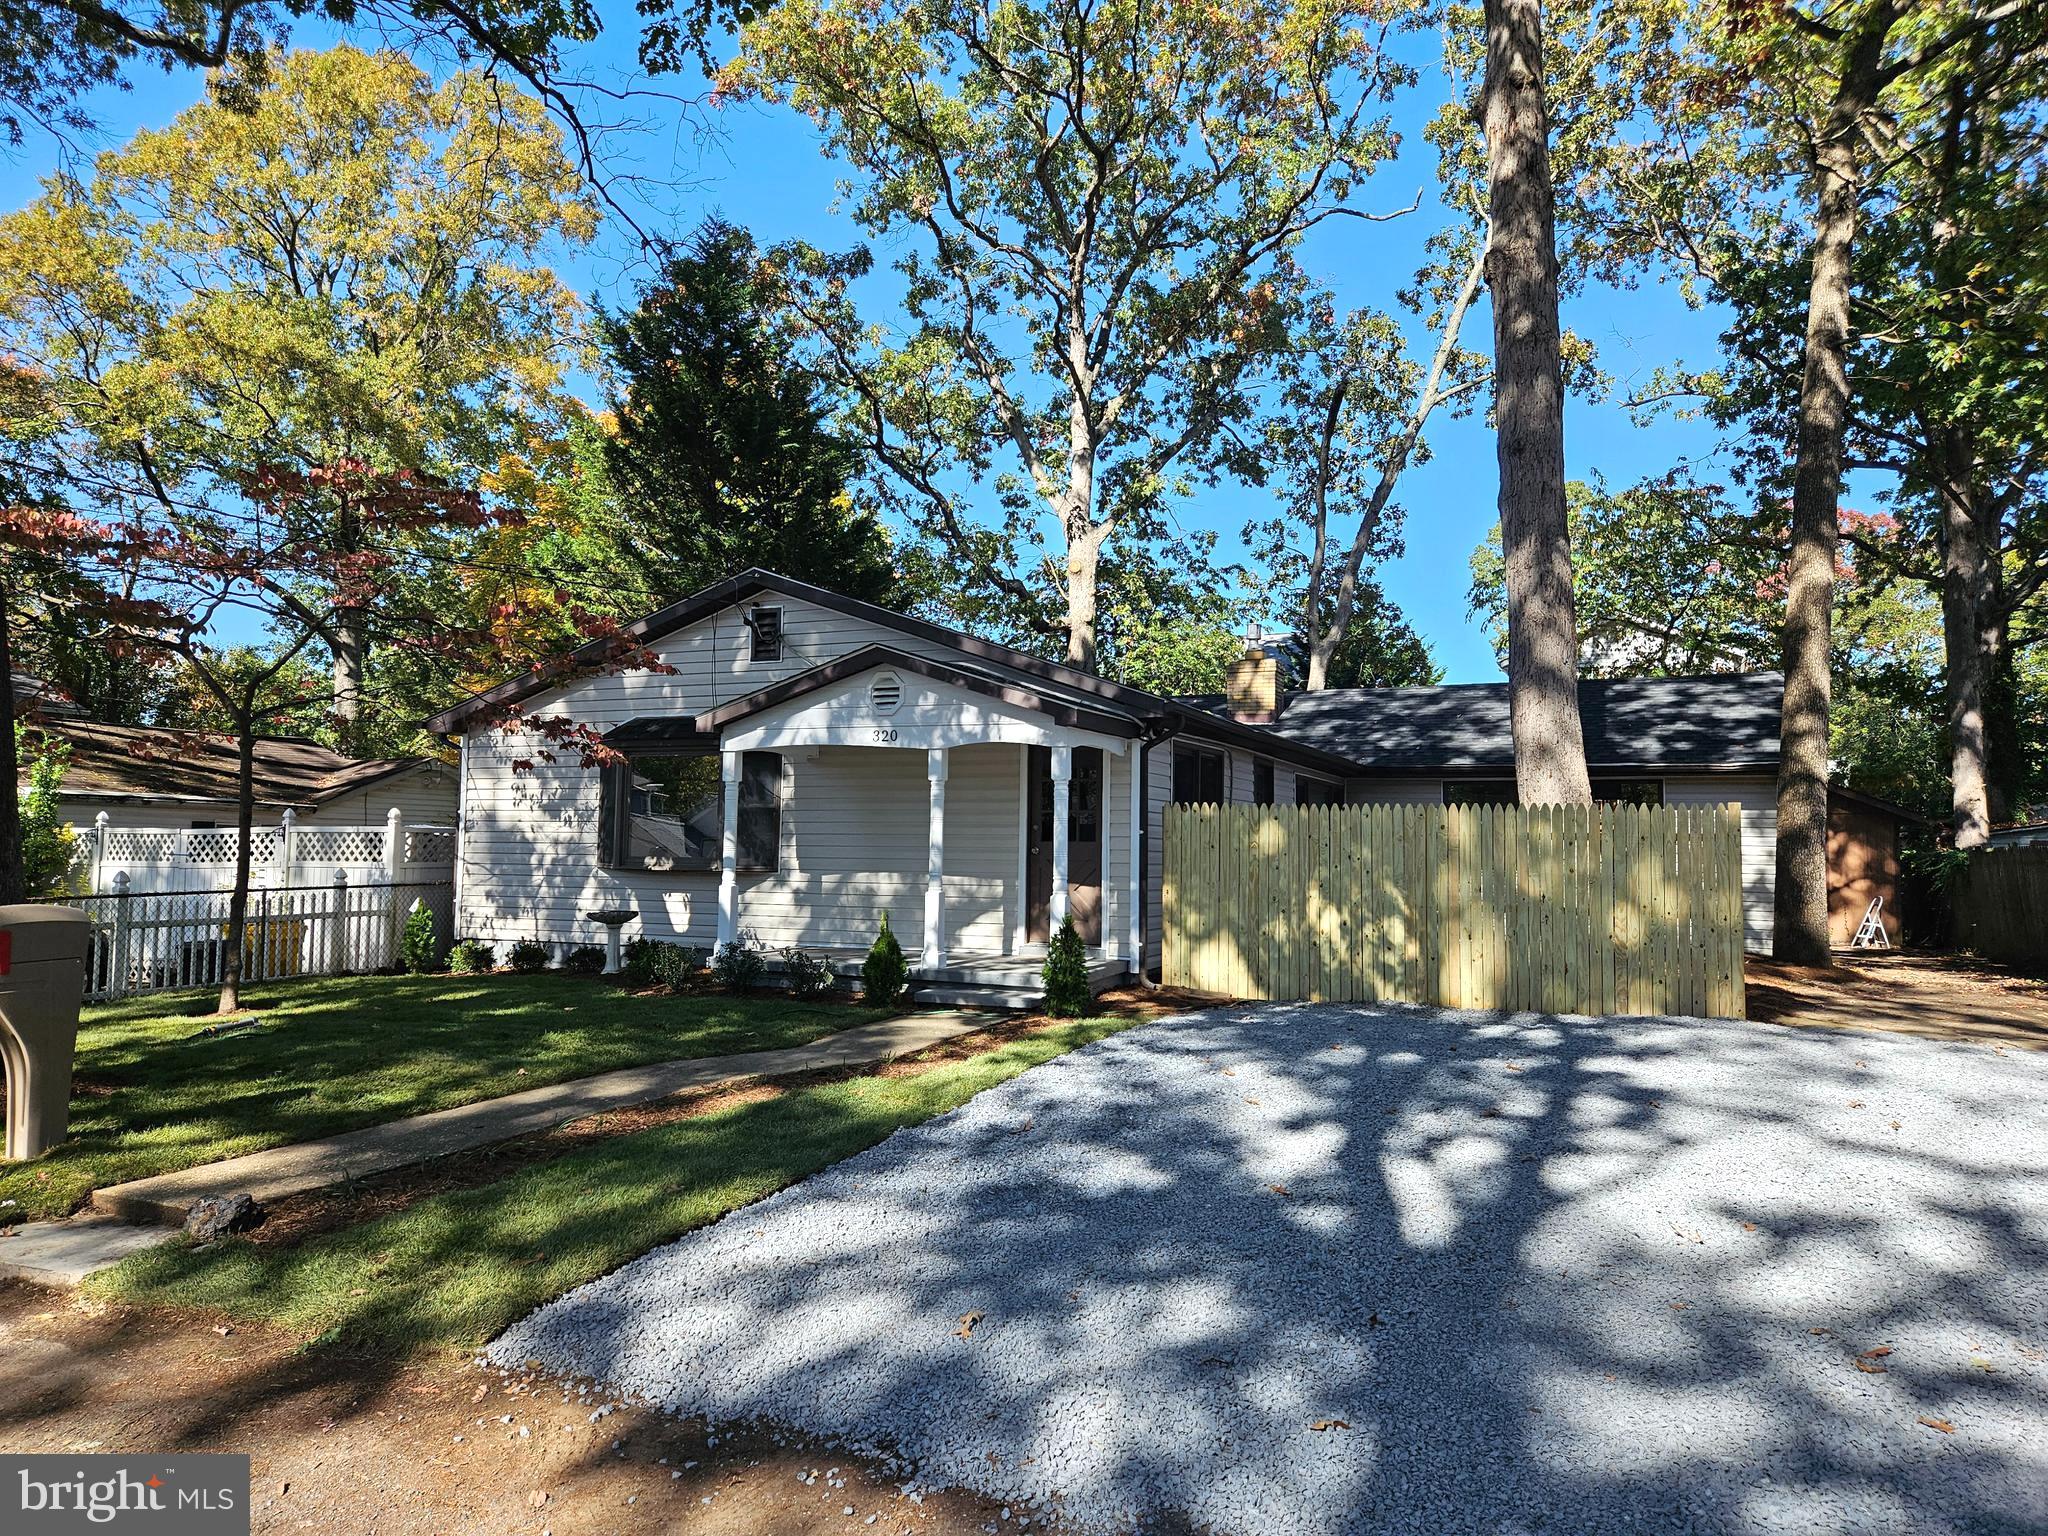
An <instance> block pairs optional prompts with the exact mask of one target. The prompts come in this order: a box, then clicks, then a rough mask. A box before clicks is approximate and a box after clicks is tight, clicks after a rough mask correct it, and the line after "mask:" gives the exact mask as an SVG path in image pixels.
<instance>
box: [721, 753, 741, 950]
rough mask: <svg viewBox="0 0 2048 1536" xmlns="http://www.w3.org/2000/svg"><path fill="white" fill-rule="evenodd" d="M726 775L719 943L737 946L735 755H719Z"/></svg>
mask: <svg viewBox="0 0 2048 1536" xmlns="http://www.w3.org/2000/svg"><path fill="white" fill-rule="evenodd" d="M722 756H723V762H722V765H721V766H722V767H723V768H724V772H725V814H724V815H723V816H722V817H721V818H720V827H721V832H722V835H721V837H720V840H719V850H718V942H719V943H720V944H721V945H724V944H732V943H736V942H738V940H739V936H740V925H739V903H740V877H739V863H740V762H741V757H740V754H739V753H737V752H727V753H724V754H722Z"/></svg>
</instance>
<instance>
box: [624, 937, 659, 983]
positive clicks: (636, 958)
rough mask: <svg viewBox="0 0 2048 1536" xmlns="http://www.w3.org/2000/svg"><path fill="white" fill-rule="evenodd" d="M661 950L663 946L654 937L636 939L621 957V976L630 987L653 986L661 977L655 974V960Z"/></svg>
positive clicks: (627, 946)
mask: <svg viewBox="0 0 2048 1536" xmlns="http://www.w3.org/2000/svg"><path fill="white" fill-rule="evenodd" d="M660 951H661V946H660V945H659V944H657V943H656V942H655V941H654V940H653V939H634V940H633V941H631V942H630V943H629V944H627V945H626V952H625V953H624V954H623V955H621V956H620V957H619V978H620V979H621V980H622V981H624V982H625V984H626V985H627V986H629V987H651V986H653V985H654V983H655V982H656V981H657V980H659V979H660V978H659V977H657V976H656V975H655V974H654V962H655V959H656V957H657V956H658V955H659V953H660Z"/></svg>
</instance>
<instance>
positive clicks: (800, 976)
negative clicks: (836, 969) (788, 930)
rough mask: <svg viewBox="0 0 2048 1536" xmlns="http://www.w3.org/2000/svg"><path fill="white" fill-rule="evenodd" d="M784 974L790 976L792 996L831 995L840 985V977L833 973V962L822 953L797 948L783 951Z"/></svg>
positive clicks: (812, 996) (815, 996)
mask: <svg viewBox="0 0 2048 1536" xmlns="http://www.w3.org/2000/svg"><path fill="white" fill-rule="evenodd" d="M782 974H783V975H784V976H786V977H788V978H789V995H790V996H791V997H801V998H817V997H830V996H831V995H832V993H833V991H834V990H835V989H836V988H837V987H838V985H839V978H838V977H837V976H835V975H833V974H832V966H831V962H829V961H827V960H826V959H825V958H824V957H823V956H822V955H813V954H808V953H806V952H805V951H803V950H801V949H796V948H790V949H785V950H784V951H783V952H782Z"/></svg>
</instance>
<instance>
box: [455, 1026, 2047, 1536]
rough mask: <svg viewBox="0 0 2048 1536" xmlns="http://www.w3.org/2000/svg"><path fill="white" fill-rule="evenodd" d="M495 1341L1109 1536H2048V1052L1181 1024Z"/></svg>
mask: <svg viewBox="0 0 2048 1536" xmlns="http://www.w3.org/2000/svg"><path fill="white" fill-rule="evenodd" d="M1276 1186H1277V1188H1276ZM968 1314H979V1317H978V1319H977V1320H976V1321H974V1323H973V1325H972V1327H971V1328H966V1329H964V1332H965V1335H966V1336H965V1337H963V1336H962V1333H963V1325H962V1319H963V1317H965V1316H966V1315H968ZM1879 1350H1889V1353H1882V1354H1880V1353H1866V1352H1873V1351H1879ZM489 1353H490V1354H491V1356H492V1358H493V1359H495V1360H497V1361H500V1362H518V1361H524V1360H526V1359H528V1358H531V1357H535V1356H538V1357H539V1358H540V1359H541V1360H542V1361H543V1362H544V1363H545V1364H546V1365H547V1366H548V1367H549V1368H551V1369H553V1370H556V1371H559V1372H562V1373H564V1374H574V1375H588V1376H592V1377H595V1378H597V1379H599V1380H601V1381H603V1382H606V1383H609V1384H611V1385H613V1386H615V1387H616V1388H617V1389H619V1391H621V1392H624V1393H628V1394H632V1395H634V1396H637V1397H639V1398H642V1399H644V1400H648V1401H653V1402H656V1403H660V1404H662V1405H663V1406H665V1407H667V1408H669V1409H672V1410H674V1411H675V1412H677V1413H681V1414H688V1415H700V1414H701V1415H704V1416H705V1417H707V1418H708V1419H710V1420H713V1421H718V1422H723V1421H733V1420H768V1421H773V1422H776V1423H779V1424H782V1425H786V1426H790V1427H792V1428H793V1429H795V1430H797V1431H799V1432H801V1433H802V1434H804V1435H806V1436H810V1437H814V1438H815V1439H817V1440H819V1441H822V1442H824V1443H827V1444H830V1445H836V1446H843V1447H846V1448H847V1449H850V1450H853V1451H856V1452H860V1453H864V1454H867V1455H870V1456H877V1457H881V1458H884V1459H887V1460H891V1461H893V1462H894V1464H895V1465H897V1466H898V1467H900V1468H902V1469H903V1470H904V1472H905V1475H906V1476H914V1477H915V1479H916V1480H917V1481H918V1482H919V1483H920V1484H921V1485H923V1486H946V1485H955V1486H964V1487H968V1488H973V1489H977V1490H979V1491H981V1492H983V1493H986V1494H988V1495H990V1496H991V1497H994V1498H997V1499H999V1500H1002V1501H1004V1502H1006V1503H1008V1504H1010V1505H1012V1506H1014V1509H1015V1513H1016V1514H1017V1515H1018V1516H1020V1517H1023V1516H1030V1517H1033V1519H1034V1520H1039V1519H1043V1518H1045V1517H1046V1516H1048V1515H1055V1514H1057V1515H1060V1516H1061V1517H1063V1518H1064V1520H1065V1521H1066V1522H1067V1524H1068V1527H1069V1528H1073V1527H1081V1528H1088V1529H1094V1528H1108V1529H1116V1528H1124V1527H1130V1526H1144V1525H1149V1524H1153V1523H1155V1522H1158V1523H1163V1524H1165V1525H1166V1526H1167V1527H1168V1528H1170V1529H1186V1528H1188V1527H1193V1528H1195V1529H1200V1530H1213V1531H1215V1532H1218V1533H1225V1536H1266V1533H1275V1532H1283V1531H1285V1532H1340V1531H1342V1532H1351V1531H1358V1532H1364V1531H1400V1532H1464V1531H1485V1532H1503V1533H1513V1532H1533V1531H1539V1530H1540V1531H1558V1532H1574V1533H1581V1532H1583V1533H1591V1532H1605V1531H1622V1530H1638V1531H1640V1530H1652V1531H1695V1530H1696V1531H1716V1532H1719V1531H1729V1532H1735V1531H1741V1532H1752V1531H1762V1532H1802V1533H1804V1532H1834V1531H1842V1532H1849V1531H1856V1532H1894V1531H1913V1532H1916V1533H1943V1532H1964V1531H1969V1532H1990V1531H2022V1530H2024V1531H2033V1532H2040V1531H2043V1530H2048V1055H2033V1054H2028V1053H2025V1052H2021V1051H2010V1052H2006V1051H2001V1050H1998V1049H1994V1048H1992V1047H1989V1046H1973V1045H1951V1044H1940V1043H1934V1042H1930V1041H1924V1040H1916V1039H1910V1038H1906V1037H1902V1036H1886V1035H1877V1034H1867V1033H1853V1032H1839V1031H1824V1030H1810V1031H1797V1030H1791V1029H1786V1028H1780V1027H1775V1026H1767V1025H1755V1024H1733V1023H1713V1022H1705V1021H1701V1020H1694V1019H1685V1020H1598V1021H1587V1020H1579V1019H1563V1020H1560V1019H1552V1018H1544V1017H1540V1016H1537V1015H1514V1016H1502V1015H1474V1014H1467V1015H1459V1014H1449V1013H1443V1012H1439V1011H1433V1010H1424V1009H1406V1008H1339V1007H1329V1006H1306V1005H1294V1006H1266V1007H1259V1008H1255V1009H1245V1010H1238V1011H1226V1012H1219V1013H1208V1014H1199V1015H1193V1016H1190V1017H1187V1018H1182V1019H1172V1020H1165V1021H1161V1022H1159V1023H1156V1024H1153V1025H1151V1026H1148V1027H1146V1028H1143V1029H1138V1030H1133V1031H1130V1032H1128V1033H1126V1034H1123V1035H1120V1036H1117V1037H1114V1038H1112V1039H1110V1040H1106V1041H1103V1042H1102V1043H1100V1044H1098V1045H1095V1046H1092V1047H1090V1048H1088V1049H1086V1050H1083V1051H1079V1052H1076V1053H1074V1054H1072V1055H1070V1056H1066V1057H1063V1058H1061V1059H1059V1060H1057V1061H1054V1062H1052V1063H1050V1064H1048V1065H1046V1066H1043V1067H1040V1068H1038V1069H1037V1070H1035V1071H1032V1072H1029V1073H1027V1074H1025V1075H1024V1076H1022V1077H1020V1078H1017V1079H1016V1080H1014V1081H1012V1082H1010V1083H1007V1084H1005V1085H1003V1086H1002V1087H999V1088H996V1089H992V1090H991V1091H989V1092H987V1093H984V1094H982V1095H981V1096H980V1097H979V1098H977V1099H975V1100H973V1101H972V1102H971V1103H969V1104H968V1105H966V1106H965V1107H964V1108H962V1109H960V1110H959V1111H957V1112H955V1113H953V1114H950V1115H947V1116H944V1117H943V1118H941V1119H939V1120H935V1121H933V1122H931V1123H929V1124H927V1125H925V1126H922V1127H919V1128H917V1129H915V1130H910V1131H905V1132H901V1133H899V1134H898V1135H896V1136H893V1137H891V1138H890V1139H889V1140H888V1141H887V1142H885V1143H883V1144H882V1145H881V1146H878V1147H876V1148H874V1149H872V1150H871V1151H868V1152H866V1153H863V1154H862V1155H860V1156H858V1157H854V1158H852V1159H850V1160H848V1161H847V1162H844V1163H841V1164H839V1165H838V1166H837V1167H835V1168H832V1169H830V1170H828V1171H827V1172H825V1173H823V1174H820V1175H818V1176H817V1177H815V1178H812V1179H809V1180H807V1181H805V1182H804V1183H802V1184H800V1185H797V1186H795V1187H793V1188H791V1189H789V1190H785V1191H784V1192H782V1193H781V1194H778V1195H776V1196H774V1197H772V1198H770V1199H768V1200H764V1201H762V1202H761V1203H760V1204H758V1205H755V1206H751V1207H748V1208H747V1209H744V1210H741V1211H738V1212H736V1213H734V1214H733V1215H731V1216H729V1217H727V1218H726V1219H725V1220H723V1221H721V1222H719V1223H717V1224H716V1225H714V1226H711V1227H708V1228H706V1229H705V1230H703V1231H701V1232H697V1233H694V1234H692V1235H691V1236H689V1237H687V1238H685V1239H683V1240H682V1241H680V1242H677V1243H674V1244H672V1245H670V1246H669V1247H666V1248H662V1249H659V1250H657V1251H655V1252H653V1253H650V1254H648V1255H646V1256H645V1257H643V1258H641V1259H639V1260H637V1261H635V1262H634V1263H632V1264H629V1265H627V1266H626V1267H625V1268H623V1269H621V1270H619V1271H617V1272H616V1273H614V1274H612V1275H609V1276H607V1277H606V1278H604V1279H603V1280H600V1281H598V1282H596V1283H594V1284H592V1285H588V1286H585V1287H584V1288H582V1289H581V1290H578V1291H576V1292H574V1293H572V1294H570V1295H568V1296H566V1297H564V1298H562V1299H561V1300H559V1301H557V1302H555V1303H553V1304H551V1305H550V1306H547V1307H545V1308H543V1309H542V1310H541V1311H539V1312H537V1313H535V1314H534V1315H533V1316H531V1317H529V1318H527V1319H526V1320H525V1321H523V1322H521V1323H520V1324H518V1325H517V1326H516V1327H514V1328H513V1329H511V1330H510V1331H509V1332H508V1333H506V1334H505V1336H504V1337H503V1338H501V1339H499V1340H498V1341H497V1342H496V1343H495V1344H494V1345H493V1346H492V1347H491V1349H490V1351H489ZM1859 1356H1861V1357H1862V1361H1863V1364H1864V1365H1865V1366H1867V1367H1870V1369H1867V1370H1859V1369H1858V1368H1857V1360H1858V1357H1859ZM1927 1420H1932V1421H1935V1423H1934V1424H1929V1423H1926V1422H1923V1421H1927ZM1331 1421H1341V1423H1335V1422H1331ZM1319 1423H1321V1424H1323V1425H1324V1426H1325V1427H1323V1428H1321V1429H1318V1428H1317V1427H1316V1426H1317V1425H1318V1424H1319ZM1941 1425H1946V1426H1950V1427H1952V1430H1953V1433H1946V1432H1944V1431H1943V1429H1942V1428H1941V1427H1939V1426H1941Z"/></svg>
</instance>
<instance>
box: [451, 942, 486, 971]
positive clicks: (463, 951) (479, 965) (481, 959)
mask: <svg viewBox="0 0 2048 1536" xmlns="http://www.w3.org/2000/svg"><path fill="white" fill-rule="evenodd" d="M497 960H498V957H497V955H496V954H495V953H493V952H492V949H491V946H490V945H488V944H486V943H485V942H484V941H483V940H482V939H464V940H462V941H461V942H460V943H458V944H457V945H456V946H455V947H454V948H453V949H451V950H449V951H448V969H450V970H451V971H460V972H462V973H463V974H464V975H465V976H474V975H476V974H477V973H478V972H479V971H488V970H489V969H490V968H491V967H492V966H493V965H495V964H497Z"/></svg>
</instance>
